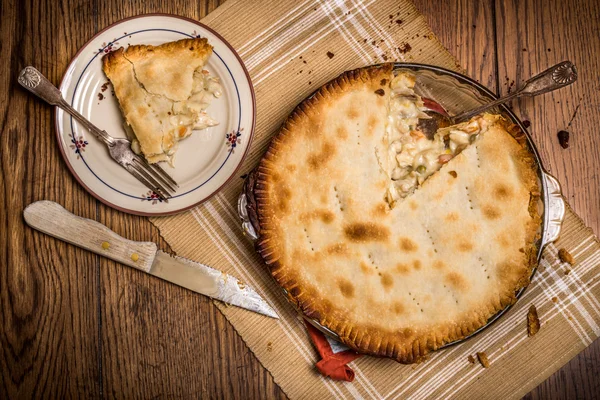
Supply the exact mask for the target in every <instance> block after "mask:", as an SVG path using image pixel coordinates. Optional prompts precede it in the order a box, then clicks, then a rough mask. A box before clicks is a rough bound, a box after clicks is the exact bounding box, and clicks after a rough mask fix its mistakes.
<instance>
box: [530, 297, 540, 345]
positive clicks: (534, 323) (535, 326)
mask: <svg viewBox="0 0 600 400" xmlns="http://www.w3.org/2000/svg"><path fill="white" fill-rule="evenodd" d="M539 330H540V319H539V318H538V313H537V309H536V308H535V305H533V304H532V305H531V307H529V312H528V313H527V336H529V337H532V336H533V335H535V334H536V333H538V331H539Z"/></svg>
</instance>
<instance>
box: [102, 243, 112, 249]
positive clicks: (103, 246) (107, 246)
mask: <svg viewBox="0 0 600 400" xmlns="http://www.w3.org/2000/svg"><path fill="white" fill-rule="evenodd" d="M109 247H110V243H108V242H102V248H103V249H104V250H108V248H109Z"/></svg>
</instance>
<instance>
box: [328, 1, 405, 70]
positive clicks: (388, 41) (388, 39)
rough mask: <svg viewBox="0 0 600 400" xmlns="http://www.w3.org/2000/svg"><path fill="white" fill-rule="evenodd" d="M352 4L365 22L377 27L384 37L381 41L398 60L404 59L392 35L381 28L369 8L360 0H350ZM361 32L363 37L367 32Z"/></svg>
mask: <svg viewBox="0 0 600 400" xmlns="http://www.w3.org/2000/svg"><path fill="white" fill-rule="evenodd" d="M338 1H341V0H338ZM352 4H354V5H356V6H357V7H358V8H359V13H360V14H361V15H362V17H363V18H364V19H365V20H366V21H367V23H369V24H370V25H372V26H375V27H376V28H377V30H378V31H379V34H380V35H381V36H382V37H383V38H384V39H383V43H385V45H386V46H387V47H388V49H389V50H390V51H391V52H392V54H394V55H395V56H397V57H398V58H399V59H400V60H402V61H406V59H405V58H404V55H403V54H402V53H400V51H398V48H397V47H396V46H395V45H396V43H395V40H394V38H393V37H392V35H390V34H389V33H387V29H385V28H382V27H381V25H379V21H377V19H376V18H375V17H373V15H372V14H371V12H370V11H369V9H368V8H367V7H365V6H364V5H363V4H362V3H361V2H360V1H359V2H358V3H356V2H355V1H354V0H352ZM361 27H362V25H361ZM361 33H362V34H364V35H365V37H366V35H367V34H368V32H366V30H365V31H364V33H363V32H361ZM382 54H383V53H382ZM379 56H380V57H381V54H379Z"/></svg>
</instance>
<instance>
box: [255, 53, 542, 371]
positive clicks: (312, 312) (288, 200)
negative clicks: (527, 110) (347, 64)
mask: <svg viewBox="0 0 600 400" xmlns="http://www.w3.org/2000/svg"><path fill="white" fill-rule="evenodd" d="M414 84H415V78H414V76H412V75H411V74H409V73H400V74H397V75H395V74H394V72H393V70H392V65H391V64H384V65H382V66H377V67H369V68H365V69H359V70H355V71H350V72H346V73H344V74H342V75H341V76H340V77H338V78H337V79H335V80H333V81H332V82H330V83H328V84H327V85H325V86H323V87H322V88H321V89H320V90H319V91H317V92H316V93H315V94H314V95H313V96H311V97H310V98H309V99H307V100H306V101H304V102H303V103H301V104H300V105H299V106H298V107H297V108H296V109H295V110H294V112H293V113H292V114H291V115H290V117H289V118H288V119H287V121H286V122H285V123H284V124H283V126H282V128H281V130H280V131H279V133H278V134H277V135H276V136H275V137H274V139H273V140H272V142H271V144H270V147H269V149H268V151H267V152H266V154H265V156H264V157H263V159H262V160H261V162H260V164H259V166H258V167H257V169H256V172H255V175H254V179H255V181H254V184H253V188H252V190H251V192H252V193H251V196H252V199H251V201H250V204H251V206H250V208H251V209H250V210H249V211H250V214H251V215H252V216H254V217H253V219H255V220H256V221H255V227H256V228H257V233H258V235H259V239H258V241H257V242H256V246H257V250H258V252H259V253H260V254H261V256H262V257H263V259H264V260H265V262H266V264H267V265H268V266H269V267H270V271H271V274H272V275H273V277H274V278H275V279H276V281H277V282H278V283H279V285H281V286H282V287H283V288H284V289H285V290H286V291H287V293H288V297H289V300H290V301H291V302H293V303H294V304H295V305H296V306H297V307H298V308H299V309H300V310H301V311H302V312H303V313H304V314H305V315H306V316H307V317H309V318H312V319H315V320H317V321H318V322H319V323H320V324H321V325H323V326H325V327H327V328H329V329H330V330H332V331H333V332H335V333H336V334H337V335H338V336H339V337H340V339H341V341H342V342H344V343H345V344H346V345H348V346H350V347H351V348H353V349H355V350H357V351H359V352H362V353H367V354H371V355H376V356H386V357H391V358H394V359H396V360H398V361H400V362H402V363H412V362H418V361H420V360H422V359H423V358H424V356H425V355H426V354H427V353H428V352H430V351H432V350H435V349H437V348H439V347H441V346H443V345H444V344H447V343H449V342H452V341H455V340H458V339H461V338H464V337H465V336H467V335H469V334H470V333H472V332H474V331H476V330H477V329H478V328H480V327H482V326H483V325H485V324H486V322H487V320H488V319H489V318H490V317H492V316H493V315H494V314H496V313H497V312H498V311H500V310H502V309H503V308H505V307H506V306H507V305H509V304H511V303H513V302H514V301H516V295H515V292H516V291H518V290H519V289H521V288H523V287H524V286H526V285H527V284H528V283H529V277H530V275H531V272H532V269H533V268H534V267H535V265H536V263H537V247H536V244H535V243H536V237H537V235H538V231H539V227H540V224H541V218H540V215H539V213H538V210H537V200H538V197H539V187H538V179H537V166H536V163H535V160H534V157H533V155H532V154H531V153H530V152H529V150H528V148H527V145H526V143H525V138H524V136H522V134H520V133H515V132H516V131H514V130H513V129H512V127H511V126H510V125H509V124H508V123H507V121H505V120H504V119H503V118H501V117H500V116H495V115H489V114H485V115H482V116H479V117H476V118H474V119H472V120H471V121H468V122H465V123H462V124H459V125H456V126H452V127H448V128H444V129H442V130H440V131H439V132H438V133H436V135H435V137H434V138H433V140H431V139H427V138H425V137H424V136H423V134H422V133H421V132H419V131H418V130H416V126H417V121H418V118H420V117H424V114H423V103H422V101H421V99H420V97H419V96H418V95H416V94H415V92H414Z"/></svg>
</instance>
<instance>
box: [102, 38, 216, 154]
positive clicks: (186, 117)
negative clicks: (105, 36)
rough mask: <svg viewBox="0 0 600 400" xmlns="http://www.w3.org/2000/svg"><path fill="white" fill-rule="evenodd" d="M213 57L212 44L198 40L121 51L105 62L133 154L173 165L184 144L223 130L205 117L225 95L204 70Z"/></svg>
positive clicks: (143, 46)
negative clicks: (200, 133) (203, 132)
mask: <svg viewBox="0 0 600 400" xmlns="http://www.w3.org/2000/svg"><path fill="white" fill-rule="evenodd" d="M211 54H212V46H210V45H209V44H208V40H207V39H206V38H196V39H183V40H178V41H176V42H168V43H164V44H162V45H160V46H149V45H138V46H129V47H128V48H127V49H123V48H122V47H121V48H119V49H118V50H116V51H113V52H111V53H108V54H106V55H105V56H104V57H103V58H102V62H103V65H102V66H103V70H104V73H105V74H106V76H107V77H108V79H109V80H110V81H111V83H112V85H113V87H114V90H115V95H116V96H117V99H118V101H119V105H120V108H121V111H122V113H123V116H124V117H125V128H126V131H127V132H128V135H129V136H131V137H130V138H131V139H132V149H133V150H134V151H135V152H137V153H140V152H141V153H142V154H143V155H144V156H145V158H146V159H147V160H148V161H149V162H150V163H156V162H159V161H168V162H169V163H170V164H171V165H172V164H173V156H174V154H175V151H176V150H177V142H178V141H180V140H182V139H184V138H186V137H188V136H189V135H190V134H191V133H192V130H196V129H204V128H207V127H209V126H214V125H217V124H218V122H217V121H216V120H214V119H213V118H211V117H210V116H208V114H207V113H206V111H205V110H206V109H207V108H208V106H209V105H210V103H211V100H212V99H213V98H215V97H220V96H221V91H222V89H221V85H220V83H219V79H218V78H217V77H211V76H210V74H209V73H208V71H206V70H205V69H204V65H205V64H206V62H207V60H208V58H209V57H210V55H211Z"/></svg>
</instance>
